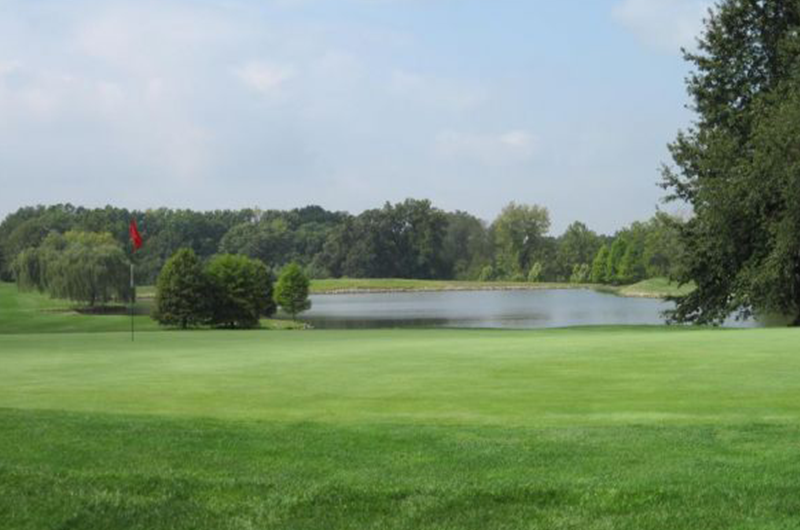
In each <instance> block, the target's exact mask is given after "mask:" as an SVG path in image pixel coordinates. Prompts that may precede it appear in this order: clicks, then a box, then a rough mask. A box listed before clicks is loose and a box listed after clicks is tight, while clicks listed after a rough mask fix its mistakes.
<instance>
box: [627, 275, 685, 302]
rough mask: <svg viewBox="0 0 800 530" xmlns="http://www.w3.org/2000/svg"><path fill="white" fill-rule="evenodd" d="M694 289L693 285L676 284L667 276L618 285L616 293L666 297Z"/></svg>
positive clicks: (642, 296)
mask: <svg viewBox="0 0 800 530" xmlns="http://www.w3.org/2000/svg"><path fill="white" fill-rule="evenodd" d="M694 289H695V287H694V285H692V284H687V285H683V286H678V284H677V283H675V282H671V281H669V280H668V279H667V278H651V279H649V280H644V281H641V282H639V283H636V284H633V285H626V286H624V287H620V288H619V290H618V294H620V295H622V296H630V297H641V298H666V297H667V296H684V295H687V294H689V293H691V292H692V291H693V290H694Z"/></svg>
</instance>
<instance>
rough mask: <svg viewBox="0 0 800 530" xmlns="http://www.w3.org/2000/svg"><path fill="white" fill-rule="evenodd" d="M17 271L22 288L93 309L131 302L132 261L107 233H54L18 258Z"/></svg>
mask: <svg viewBox="0 0 800 530" xmlns="http://www.w3.org/2000/svg"><path fill="white" fill-rule="evenodd" d="M14 272H15V275H16V278H17V282H18V285H19V287H20V288H22V289H37V290H39V291H42V292H46V293H48V294H49V295H50V296H52V297H53V298H63V299H66V300H72V301H75V302H80V303H84V304H86V305H88V306H90V307H94V306H97V305H103V304H107V303H108V302H111V301H119V302H123V301H128V300H129V298H130V295H131V289H130V277H129V261H128V258H127V256H126V255H125V252H124V251H123V250H122V248H121V247H120V246H119V245H118V244H117V243H116V241H115V240H114V238H113V237H112V236H111V235H110V234H106V233H92V232H67V233H66V234H64V235H62V234H57V233H51V234H50V235H48V236H47V238H45V240H44V241H43V242H42V244H41V245H40V246H38V247H36V248H30V249H26V250H24V251H23V252H21V253H20V254H19V255H18V256H17V258H16V259H15V261H14Z"/></svg>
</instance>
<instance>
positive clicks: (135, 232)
mask: <svg viewBox="0 0 800 530" xmlns="http://www.w3.org/2000/svg"><path fill="white" fill-rule="evenodd" d="M128 233H129V234H130V236H131V244H132V245H133V251H134V252H136V251H137V250H139V249H140V248H142V234H140V233H139V227H137V226H136V219H131V226H130V227H129V228H128Z"/></svg>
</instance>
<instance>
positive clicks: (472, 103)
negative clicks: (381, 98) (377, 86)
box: [389, 69, 487, 111]
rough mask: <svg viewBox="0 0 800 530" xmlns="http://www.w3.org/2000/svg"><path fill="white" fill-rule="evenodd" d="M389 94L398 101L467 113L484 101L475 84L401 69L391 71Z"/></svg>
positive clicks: (481, 89)
mask: <svg viewBox="0 0 800 530" xmlns="http://www.w3.org/2000/svg"><path fill="white" fill-rule="evenodd" d="M389 92H390V93H391V94H392V95H393V96H395V97H398V98H403V99H406V100H409V101H413V102H417V103H423V104H426V105H430V106H433V107H437V108H441V109H446V110H454V111H463V110H469V109H472V108H475V107H477V106H479V105H481V104H482V103H484V102H485V101H486V100H487V94H486V91H485V90H484V89H483V88H481V87H478V86H475V85H474V84H471V83H466V82H459V81H455V80H450V79H443V78H439V77H434V76H427V75H423V74H421V73H418V72H412V71H408V70H400V69H397V70H394V71H392V72H391V75H390V78H389Z"/></svg>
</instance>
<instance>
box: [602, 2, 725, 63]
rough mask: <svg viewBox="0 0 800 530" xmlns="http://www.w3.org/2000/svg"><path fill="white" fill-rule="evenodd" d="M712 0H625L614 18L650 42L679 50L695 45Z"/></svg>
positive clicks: (671, 50) (663, 48) (654, 46)
mask: <svg viewBox="0 0 800 530" xmlns="http://www.w3.org/2000/svg"><path fill="white" fill-rule="evenodd" d="M712 4H713V2H712V0H621V1H619V2H618V3H617V4H616V5H615V6H614V8H613V11H612V15H613V17H614V19H615V20H616V21H617V22H618V23H619V24H621V25H622V26H623V27H624V28H626V29H627V30H628V31H630V32H632V33H633V34H634V35H635V36H636V38H637V39H639V40H640V41H641V42H642V43H644V44H645V45H646V46H648V47H650V48H652V49H655V50H658V51H663V52H669V53H677V52H678V51H680V49H681V47H686V48H691V47H693V45H694V43H695V38H696V37H697V36H698V35H699V34H700V31H701V30H702V24H703V17H704V16H705V14H706V13H707V11H708V9H709V8H710V7H711V6H712Z"/></svg>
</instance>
